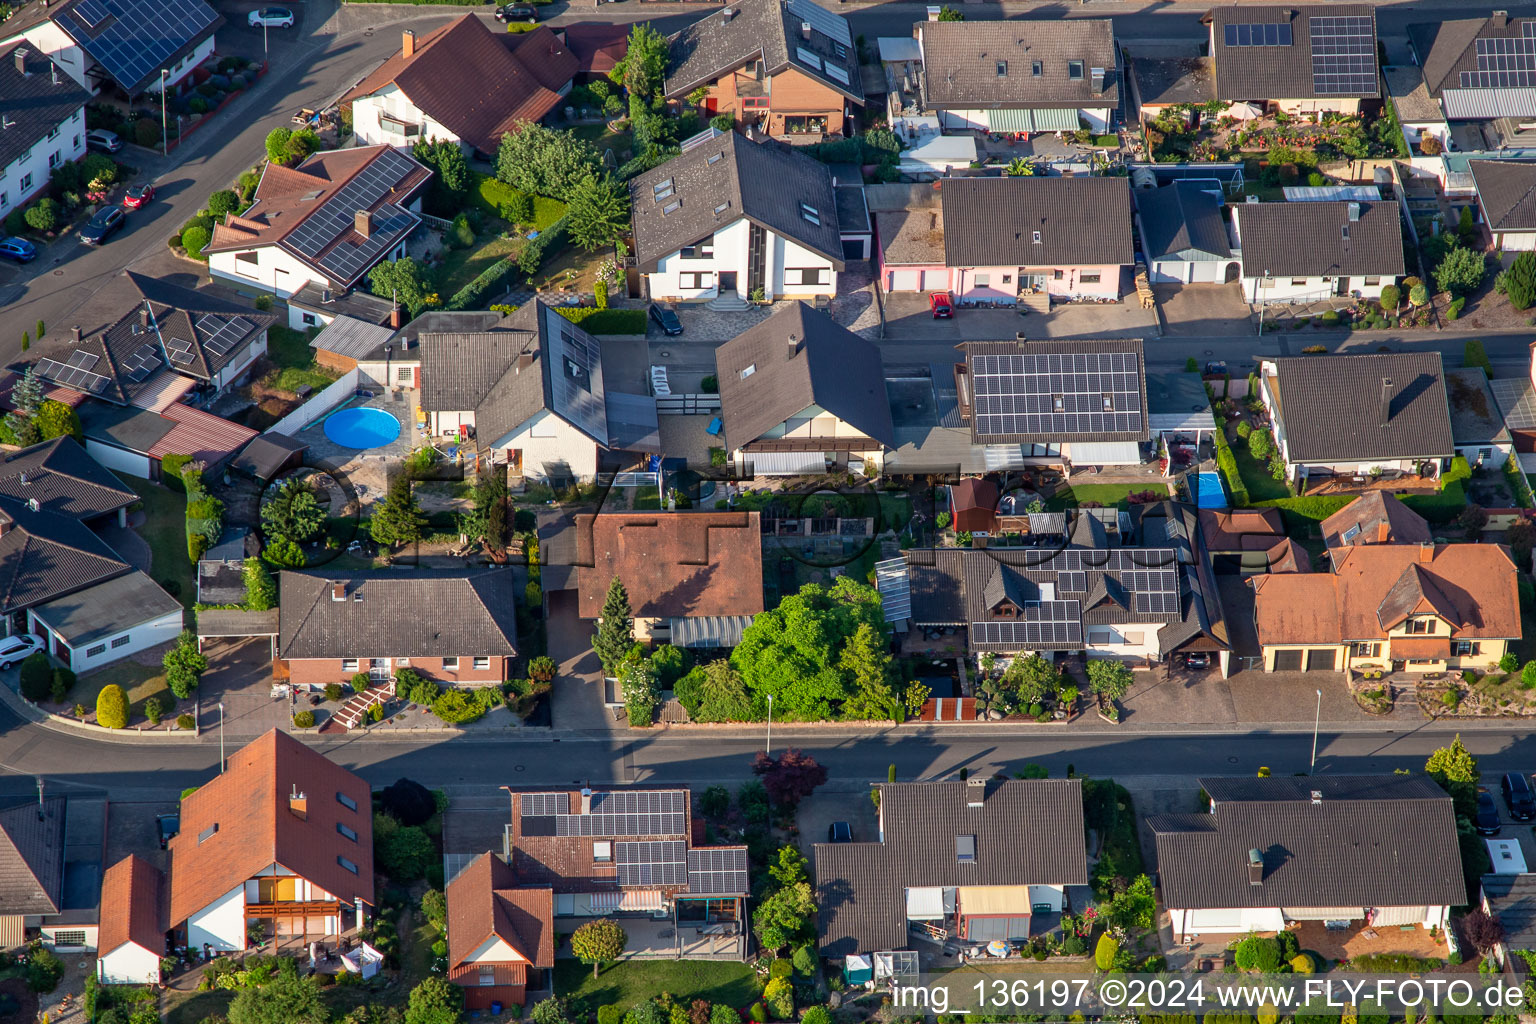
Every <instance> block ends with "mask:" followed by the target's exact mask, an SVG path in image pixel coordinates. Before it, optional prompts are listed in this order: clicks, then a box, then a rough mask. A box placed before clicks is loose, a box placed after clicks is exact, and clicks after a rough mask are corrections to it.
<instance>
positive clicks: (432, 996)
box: [405, 977, 464, 1024]
mask: <svg viewBox="0 0 1536 1024" xmlns="http://www.w3.org/2000/svg"><path fill="white" fill-rule="evenodd" d="M463 1010H464V990H463V989H462V988H460V987H459V986H458V985H455V984H454V983H453V982H451V981H449V980H448V979H447V978H441V977H437V978H426V979H424V980H423V981H422V982H421V984H419V985H417V986H416V987H415V988H413V989H411V996H410V1001H409V1002H408V1003H407V1004H406V1007H405V1024H457V1022H458V1019H459V1014H460V1013H462V1012H463Z"/></svg>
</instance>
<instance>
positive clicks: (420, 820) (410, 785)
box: [379, 683, 437, 825]
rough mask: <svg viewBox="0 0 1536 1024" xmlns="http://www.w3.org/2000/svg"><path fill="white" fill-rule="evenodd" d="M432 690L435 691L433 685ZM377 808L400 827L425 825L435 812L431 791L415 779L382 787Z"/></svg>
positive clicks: (435, 804)
mask: <svg viewBox="0 0 1536 1024" xmlns="http://www.w3.org/2000/svg"><path fill="white" fill-rule="evenodd" d="M433 689H434V690H435V689H436V684H435V683H434V684H433ZM402 696H404V694H402ZM407 699H410V698H407ZM379 806H380V807H382V808H383V809H384V813H386V814H388V815H389V816H390V817H391V818H394V819H395V820H396V821H398V822H399V823H400V824H402V825H425V824H426V823H427V819H428V818H430V817H432V815H433V814H434V813H436V811H437V801H436V799H434V798H433V796H432V791H431V790H430V789H428V788H427V787H426V786H423V785H422V784H421V783H419V782H417V781H416V780H415V779H396V780H395V781H394V782H393V783H391V784H390V785H388V786H386V787H384V792H383V793H381V794H380V795H379Z"/></svg>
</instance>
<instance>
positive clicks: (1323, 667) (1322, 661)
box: [1307, 647, 1339, 672]
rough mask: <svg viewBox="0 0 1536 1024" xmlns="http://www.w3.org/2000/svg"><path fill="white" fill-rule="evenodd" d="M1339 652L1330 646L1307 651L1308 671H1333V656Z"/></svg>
mask: <svg viewBox="0 0 1536 1024" xmlns="http://www.w3.org/2000/svg"><path fill="white" fill-rule="evenodd" d="M1338 653H1339V652H1338V651H1337V650H1336V649H1334V648H1332V647H1330V648H1328V649H1327V650H1313V651H1308V652H1307V671H1308V672H1332V671H1333V657H1334V655H1336V654H1338Z"/></svg>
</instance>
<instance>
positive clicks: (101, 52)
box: [61, 0, 219, 88]
mask: <svg viewBox="0 0 1536 1024" xmlns="http://www.w3.org/2000/svg"><path fill="white" fill-rule="evenodd" d="M68 14H69V18H70V19H71V20H72V21H73V22H74V24H73V25H69V24H65V27H66V28H67V29H69V31H70V34H71V35H74V36H75V37H76V39H77V41H78V42H79V43H80V45H81V46H82V47H84V48H85V51H86V52H87V53H89V54H90V55H91V57H92V58H93V59H95V61H96V62H97V63H98V64H100V65H101V66H102V67H103V68H105V69H106V71H107V73H108V74H109V75H111V76H112V77H113V78H114V79H116V81H117V83H118V84H119V85H121V86H123V87H124V88H133V87H134V86H136V85H138V83H139V82H140V81H142V80H144V79H145V78H147V77H148V76H150V75H152V74H154V73H155V72H156V71H157V70H159V69H161V68H164V67H166V66H167V65H168V64H170V63H171V57H173V56H174V55H175V54H176V51H177V50H180V49H181V48H182V47H184V46H186V45H187V44H188V43H189V42H191V41H192V40H194V39H196V38H197V37H198V36H200V35H201V34H202V33H203V32H204V31H205V30H206V29H208V28H209V27H210V26H211V25H213V23H214V22H215V21H217V20H218V17H219V16H218V14H217V13H216V12H215V11H214V9H213V8H212V7H210V6H209V5H208V4H207V3H205V2H204V0H81V2H80V3H78V4H76V5H75V6H74V7H73V8H71V9H70V10H69V12H68ZM61 20H62V19H61Z"/></svg>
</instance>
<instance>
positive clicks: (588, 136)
mask: <svg viewBox="0 0 1536 1024" xmlns="http://www.w3.org/2000/svg"><path fill="white" fill-rule="evenodd" d="M571 134H572V135H574V136H576V137H577V138H578V139H584V140H585V141H587V142H590V143H592V146H593V148H595V149H596V150H597V152H598V155H602V154H603V153H604V152H605V151H606V150H610V149H611V150H613V158H614V160H615V161H617V162H618V163H621V164H622V163H623V162H624V159H625V158H624V154H625V153H628V152H631V151H633V149H634V148H635V137H634V136H633V135H632V134H631V133H629V132H617V133H615V132H610V131H609V130H608V125H607V124H606V123H604V124H579V125H577V126H576V127H574V128H572V129H571Z"/></svg>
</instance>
